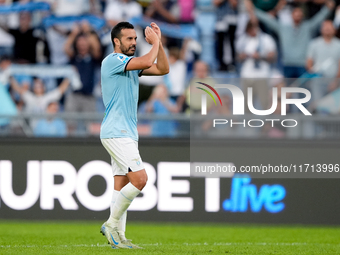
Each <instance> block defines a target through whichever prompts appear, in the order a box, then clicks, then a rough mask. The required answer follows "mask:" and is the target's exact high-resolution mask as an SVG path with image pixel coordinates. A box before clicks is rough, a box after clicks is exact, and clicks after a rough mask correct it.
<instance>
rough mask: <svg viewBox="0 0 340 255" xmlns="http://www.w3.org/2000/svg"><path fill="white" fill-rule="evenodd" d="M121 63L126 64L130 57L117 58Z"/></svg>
mask: <svg viewBox="0 0 340 255" xmlns="http://www.w3.org/2000/svg"><path fill="white" fill-rule="evenodd" d="M117 58H118V59H119V60H120V61H122V62H123V63H124V64H125V63H126V62H127V61H128V59H129V58H128V57H126V56H122V55H119V56H118V57H117Z"/></svg>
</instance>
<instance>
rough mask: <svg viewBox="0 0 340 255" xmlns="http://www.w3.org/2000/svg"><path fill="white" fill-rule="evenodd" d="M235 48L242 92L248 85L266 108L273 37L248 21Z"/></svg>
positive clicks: (273, 45) (274, 46)
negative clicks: (239, 66)
mask: <svg viewBox="0 0 340 255" xmlns="http://www.w3.org/2000/svg"><path fill="white" fill-rule="evenodd" d="M236 50H237V53H238V59H239V60H240V61H241V63H242V67H241V71H240V76H241V78H243V79H242V84H243V89H244V93H245V94H246V93H247V88H248V87H252V88H253V98H257V100H259V101H260V104H261V107H262V110H263V109H267V107H268V103H269V94H268V85H267V81H266V78H269V77H270V75H271V63H272V62H273V61H274V60H275V57H276V45H275V41H274V39H273V38H272V37H271V36H270V35H268V34H265V33H262V32H261V30H260V29H259V26H258V23H257V22H254V21H249V22H248V24H247V27H246V34H244V35H243V36H241V37H240V38H239V40H238V41H237V45H236ZM254 78H255V79H254ZM253 101H255V99H254V100H253ZM246 109H247V107H246Z"/></svg>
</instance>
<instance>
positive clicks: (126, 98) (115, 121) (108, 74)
mask: <svg viewBox="0 0 340 255" xmlns="http://www.w3.org/2000/svg"><path fill="white" fill-rule="evenodd" d="M131 59H132V57H128V56H126V55H124V54H121V53H112V54H110V55H108V56H107V57H106V58H105V59H104V60H103V61H102V66H101V84H102V96H103V102H104V105H105V116H104V119H103V122H102V125H101V130H100V138H102V139H103V138H104V139H105V138H119V137H129V138H131V139H133V140H135V141H138V132H137V103H138V91H139V81H138V74H139V72H140V71H139V70H133V71H125V68H126V65H127V64H128V63H129V61H130V60H131Z"/></svg>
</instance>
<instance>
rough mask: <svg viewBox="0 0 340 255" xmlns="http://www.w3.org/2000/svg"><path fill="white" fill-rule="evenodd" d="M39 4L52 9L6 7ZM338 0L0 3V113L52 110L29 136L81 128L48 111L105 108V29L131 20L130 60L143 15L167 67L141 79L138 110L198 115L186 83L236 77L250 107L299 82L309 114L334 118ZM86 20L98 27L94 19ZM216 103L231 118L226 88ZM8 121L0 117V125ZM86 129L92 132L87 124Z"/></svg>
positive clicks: (172, 125)
mask: <svg viewBox="0 0 340 255" xmlns="http://www.w3.org/2000/svg"><path fill="white" fill-rule="evenodd" d="M41 2H45V3H47V4H48V5H49V6H50V7H49V8H48V9H46V10H45V9H34V8H26V9H25V8H22V9H20V10H21V11H17V10H16V9H15V8H11V7H14V6H16V7H17V6H20V5H22V6H25V5H26V6H29V5H30V4H34V3H41ZM339 4H340V2H339V0H337V1H335V2H334V1H333V0H139V1H135V0H106V1H105V0H32V1H30V0H17V1H15V0H0V87H1V88H0V102H1V103H0V106H1V107H0V108H1V109H0V114H17V113H18V112H24V113H28V114H30V113H32V114H39V113H46V114H50V115H51V116H52V117H50V118H46V119H41V120H34V121H29V123H28V125H29V126H30V127H31V128H32V130H33V133H34V134H35V135H36V136H61V137H62V136H67V134H68V132H70V130H71V131H72V130H77V129H79V128H83V125H79V123H78V124H77V123H67V125H66V123H64V122H63V120H62V119H59V118H54V117H53V114H56V113H58V112H69V113H85V114H86V113H95V112H101V113H102V112H104V109H105V107H104V106H103V103H102V101H101V89H100V63H101V60H102V59H103V58H104V57H105V56H106V55H108V54H109V53H111V52H112V51H113V48H112V44H111V39H110V30H111V28H112V27H113V26H115V25H116V24H117V23H118V22H121V21H131V22H132V21H135V23H134V24H135V27H136V30H137V35H138V40H137V52H136V55H137V56H140V55H143V54H145V53H147V52H148V50H149V49H150V47H151V46H150V45H148V43H146V42H145V40H144V39H143V38H144V35H143V33H144V32H143V30H144V28H145V24H147V23H143V21H145V22H148V24H150V22H151V21H155V22H156V23H157V24H159V26H160V27H161V29H162V28H165V29H162V31H163V34H162V43H163V45H164V47H165V49H166V53H167V55H168V59H169V62H170V73H169V74H168V75H166V76H164V77H147V76H145V77H144V76H142V77H141V78H140V98H139V113H140V114H149V113H155V114H158V115H171V114H178V113H188V112H190V113H200V111H201V102H200V101H199V100H193V98H192V93H194V94H195V93H201V92H202V91H196V90H194V89H193V88H195V87H197V86H198V85H197V82H203V83H205V84H209V85H211V86H213V85H214V84H217V83H219V82H221V81H222V82H223V81H224V80H223V79H229V78H232V79H235V78H238V80H237V82H235V83H236V85H237V86H239V87H240V88H241V89H243V91H244V94H245V95H246V94H247V91H248V90H247V88H248V87H252V88H253V96H254V105H255V106H256V107H255V108H257V109H262V110H265V109H269V108H270V107H271V103H272V94H271V91H272V90H271V88H273V87H277V88H282V87H284V86H301V87H305V88H307V89H309V90H310V91H311V93H312V101H311V102H310V103H309V104H308V105H307V106H308V107H309V109H310V111H313V112H315V113H318V112H319V113H328V114H337V113H339V112H340V106H339V105H336V106H334V104H332V103H330V102H333V101H339V100H340V92H339V82H338V78H339V77H340V40H339V39H338V37H339V36H340V5H339ZM338 5H339V6H338ZM51 17H52V20H53V22H52V24H48V25H47V22H45V20H46V18H50V20H51ZM77 17H78V18H77ZM80 17H82V18H80ZM72 18H73V19H72ZM93 18H96V19H97V20H96V21H98V20H99V21H101V22H102V25H98V24H97V23H96V24H94V23H93V22H92V20H93ZM70 20H71V21H72V20H73V21H72V22H70ZM143 24H144V25H143ZM182 28H183V29H187V28H189V29H191V30H190V31H196V32H197V33H196V35H195V33H193V34H190V35H188V36H186V35H183V34H182V35H180V36H179V33H177V32H176V31H178V29H182ZM66 65H67V66H68V65H69V66H70V68H72V69H73V70H74V71H75V73H76V74H75V75H73V76H72V77H65V76H64V75H62V73H61V72H58V67H60V66H66ZM12 66H15V67H16V68H17V69H18V68H19V70H20V66H23V67H27V66H35V67H37V68H39V66H50V67H51V68H50V69H51V70H50V71H48V73H49V74H50V75H48V74H47V73H45V72H41V73H40V74H41V75H39V72H38V73H37V72H34V71H31V72H27V71H26V72H23V73H22V74H20V72H18V71H16V72H15V73H12V72H11V71H10V70H11V67H12ZM30 70H35V69H30ZM297 78H301V79H307V80H308V81H307V82H297V81H296V80H295V79H297ZM318 79H319V80H318ZM77 81H78V82H77ZM6 96H7V97H6ZM278 96H279V97H280V95H278ZM8 97H9V98H10V100H8ZM3 98H6V100H5V99H3ZM190 99H191V100H190ZM222 99H223V101H224V105H223V107H221V108H220V109H219V108H216V107H214V104H213V102H212V101H208V111H210V112H213V113H216V114H222V115H226V116H227V115H231V113H232V96H231V94H228V93H222ZM279 99H280V98H279ZM295 110H296V109H294V108H291V109H287V111H288V112H291V113H294V111H295ZM10 124H11V123H9V122H6V120H4V119H0V129H1V128H4V127H8V125H10ZM79 126H80V127H79ZM179 126H180V124H179V123H177V122H176V121H174V120H169V119H167V120H159V121H144V122H142V123H140V125H139V128H140V130H139V131H140V133H141V134H142V135H143V134H144V135H152V136H167V137H174V136H176V130H177V129H178V127H179ZM209 128H210V126H209V125H207V124H204V125H203V126H202V129H203V130H208V129H209ZM90 130H94V131H93V132H94V133H96V132H97V133H98V128H97V129H96V128H95V127H93V125H92V127H91V128H90Z"/></svg>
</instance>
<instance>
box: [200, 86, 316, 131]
mask: <svg viewBox="0 0 340 255" xmlns="http://www.w3.org/2000/svg"><path fill="white" fill-rule="evenodd" d="M197 83H199V84H201V85H203V86H205V87H207V88H209V89H210V90H211V91H212V92H213V93H214V94H215V95H216V96H217V98H218V100H219V101H220V104H221V106H222V105H223V102H222V100H221V97H220V95H219V94H218V93H217V91H216V89H228V90H229V92H230V93H231V96H232V104H233V107H232V114H233V115H244V106H245V96H244V94H243V91H242V90H241V89H240V88H239V87H237V86H235V85H231V84H218V85H216V86H215V88H213V87H212V86H210V85H208V84H205V83H202V82H197ZM197 88H198V89H200V90H203V91H204V92H206V93H203V94H202V95H201V115H207V94H208V95H209V96H210V97H211V98H212V99H213V101H214V103H215V105H216V106H217V103H216V100H215V98H214V96H213V94H212V93H211V92H210V91H208V90H207V89H204V88H201V87H197ZM247 92H248V93H247V106H248V109H249V111H250V112H251V113H253V114H254V115H258V116H267V115H270V114H273V113H274V112H275V110H276V108H277V106H278V88H275V87H274V88H272V105H271V107H270V108H269V109H267V110H258V109H255V107H254V103H253V88H251V87H248V90H247ZM293 93H300V94H303V95H304V97H302V96H300V97H299V98H289V97H288V95H291V94H293ZM310 99H311V93H310V91H308V90H307V89H305V88H295V87H283V88H281V116H285V115H287V105H295V106H296V107H297V108H298V109H299V110H300V111H301V112H302V113H303V114H304V115H306V116H311V115H312V114H311V113H310V112H309V111H308V110H307V109H306V108H305V106H304V105H303V104H304V103H307V102H308V101H309V100H310ZM265 121H266V122H271V126H272V127H274V123H275V122H276V121H280V119H265V120H263V119H250V120H248V121H247V122H246V120H245V119H244V120H243V121H242V122H235V121H234V122H233V120H232V119H231V120H227V119H213V126H214V127H216V125H225V124H227V123H230V126H231V127H232V126H233V125H243V126H244V127H245V126H246V123H247V124H248V126H249V127H262V126H263V125H264V123H265ZM255 123H257V124H256V125H255ZM288 123H290V124H288ZM297 124H298V122H297V120H295V119H283V120H281V125H282V126H283V127H295V126H297Z"/></svg>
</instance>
